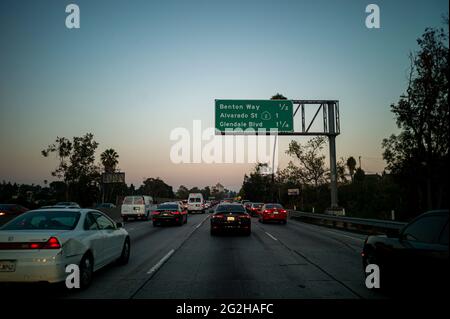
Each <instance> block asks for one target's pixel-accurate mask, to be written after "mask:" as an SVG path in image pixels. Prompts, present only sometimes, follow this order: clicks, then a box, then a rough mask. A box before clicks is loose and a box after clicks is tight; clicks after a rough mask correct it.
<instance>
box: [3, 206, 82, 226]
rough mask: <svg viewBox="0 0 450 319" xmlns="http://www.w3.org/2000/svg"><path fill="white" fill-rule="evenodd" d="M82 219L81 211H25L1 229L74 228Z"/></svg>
mask: <svg viewBox="0 0 450 319" xmlns="http://www.w3.org/2000/svg"><path fill="white" fill-rule="evenodd" d="M79 219H80V213H79V212H61V211H59V212H58V211H54V210H52V211H35V212H29V213H25V214H23V215H20V216H19V217H17V218H15V219H13V220H12V221H10V222H9V223H8V224H6V225H4V226H3V227H2V228H0V229H1V230H46V229H49V230H72V229H74V228H75V227H76V226H77V223H78V220H79Z"/></svg>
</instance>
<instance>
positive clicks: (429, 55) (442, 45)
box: [240, 16, 450, 220]
mask: <svg viewBox="0 0 450 319" xmlns="http://www.w3.org/2000/svg"><path fill="white" fill-rule="evenodd" d="M445 23H446V24H447V25H448V16H447V17H446V18H445ZM417 44H418V49H417V50H416V51H414V52H412V53H410V55H409V59H410V69H409V77H408V83H407V87H406V90H405V92H404V93H403V94H401V95H400V98H399V101H398V102H397V103H394V104H392V105H391V107H390V108H391V112H392V113H393V115H394V117H395V120H396V124H397V126H398V128H399V129H400V133H399V134H397V135H395V134H392V135H390V136H389V137H387V138H385V139H383V140H382V142H381V145H382V149H383V154H382V156H383V159H384V160H385V162H386V163H387V165H386V167H385V170H384V171H383V172H382V173H381V174H375V175H373V174H370V175H368V174H366V173H365V172H364V170H363V169H362V168H361V167H360V166H359V167H358V166H357V163H356V160H355V158H354V157H353V156H350V157H349V158H347V159H344V158H341V159H340V160H339V161H338V163H337V175H338V176H337V177H338V193H339V204H340V206H342V207H344V208H345V210H346V213H347V215H350V216H358V217H371V218H388V217H390V216H391V212H392V211H394V212H395V214H396V217H397V218H398V219H401V220H409V219H411V218H413V217H415V216H417V215H418V214H420V213H422V212H424V211H427V210H432V209H440V208H448V207H449V188H448V182H447V176H448V173H449V169H448V164H447V163H448V159H449V158H448V157H449V155H448V151H449V140H450V139H449V132H450V131H449V105H448V83H449V81H448V77H449V66H448V53H449V52H448V29H447V30H444V29H443V28H427V29H426V30H425V32H424V33H423V34H422V36H421V37H420V38H419V39H417ZM272 98H276V99H280V98H285V97H284V96H283V95H281V94H277V95H276V96H274V97H272ZM325 145H326V140H325V139H324V138H323V137H315V138H312V139H310V140H309V141H307V142H305V143H300V142H297V141H291V142H290V144H289V147H288V150H287V151H286V153H287V154H288V155H289V156H291V157H292V158H293V161H290V162H289V164H288V165H287V167H286V168H284V169H282V170H279V171H278V172H276V174H275V176H274V177H273V178H272V177H271V176H269V175H265V174H264V173H263V172H264V171H265V169H264V166H265V165H266V164H263V163H260V164H257V165H256V166H255V167H254V169H253V170H252V172H250V173H249V174H248V175H247V174H246V175H245V176H244V181H243V184H242V188H241V191H240V195H241V196H242V197H244V198H248V199H249V200H252V201H263V202H267V201H273V200H276V201H280V202H282V203H285V204H286V205H289V206H294V205H295V206H296V207H297V208H299V209H303V210H307V211H311V210H313V209H314V210H315V211H324V210H325V209H326V208H327V207H328V206H329V202H330V194H329V192H330V190H329V180H330V172H329V169H328V168H327V166H326V165H325V155H323V153H322V150H323V148H324V147H325ZM289 188H299V189H300V191H301V195H300V196H298V197H292V196H291V197H290V196H288V195H287V190H288V189H289Z"/></svg>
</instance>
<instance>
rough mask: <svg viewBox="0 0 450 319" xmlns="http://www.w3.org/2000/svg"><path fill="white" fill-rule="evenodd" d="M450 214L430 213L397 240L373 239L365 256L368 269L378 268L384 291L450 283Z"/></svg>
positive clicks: (406, 227) (421, 217)
mask: <svg viewBox="0 0 450 319" xmlns="http://www.w3.org/2000/svg"><path fill="white" fill-rule="evenodd" d="M448 219H449V211H448V210H439V211H430V212H427V213H424V214H422V215H420V216H419V217H417V218H416V219H414V220H413V221H411V222H410V223H408V224H407V225H406V226H405V227H404V228H403V229H402V230H401V231H400V233H399V235H397V236H387V235H381V236H369V237H368V238H367V239H366V241H365V243H364V248H363V252H362V259H363V265H364V269H366V266H367V265H368V264H376V265H377V266H378V267H379V269H380V288H394V289H398V288H403V290H404V291H408V290H409V288H411V287H415V288H419V287H424V285H425V286H427V287H431V288H432V290H433V291H436V290H437V289H438V288H439V285H446V284H447V283H448V269H449V268H448V266H449V255H448V248H449V247H448V239H449V233H448Z"/></svg>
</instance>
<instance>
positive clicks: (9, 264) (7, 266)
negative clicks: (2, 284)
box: [0, 260, 16, 272]
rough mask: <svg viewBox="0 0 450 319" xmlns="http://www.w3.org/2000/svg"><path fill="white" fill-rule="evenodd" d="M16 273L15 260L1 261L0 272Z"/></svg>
mask: <svg viewBox="0 0 450 319" xmlns="http://www.w3.org/2000/svg"><path fill="white" fill-rule="evenodd" d="M14 271H16V262H15V261H13V260H0V272H14Z"/></svg>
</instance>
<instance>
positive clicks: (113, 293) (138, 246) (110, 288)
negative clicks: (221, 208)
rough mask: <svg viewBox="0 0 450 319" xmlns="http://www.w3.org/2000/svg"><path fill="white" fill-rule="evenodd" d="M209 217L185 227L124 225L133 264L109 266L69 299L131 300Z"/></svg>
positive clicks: (192, 219) (197, 217)
mask: <svg viewBox="0 0 450 319" xmlns="http://www.w3.org/2000/svg"><path fill="white" fill-rule="evenodd" d="M206 218H207V216H205V215H189V216H188V222H187V224H184V225H183V226H175V225H167V226H160V227H153V225H152V223H151V222H149V221H146V222H142V223H141V224H142V226H141V225H140V224H137V225H135V224H134V223H128V224H127V225H125V227H126V228H128V229H129V233H130V238H131V254H130V261H129V263H128V264H127V265H125V266H116V265H110V266H107V267H105V268H103V269H101V270H99V271H98V272H96V273H95V277H94V281H93V282H92V285H91V286H90V287H89V289H87V290H85V291H74V292H70V293H68V294H67V295H66V297H67V298H91V299H97V298H111V299H123V298H130V297H131V296H132V295H133V294H134V293H135V291H137V290H138V289H139V287H140V286H141V285H143V283H144V282H145V281H146V280H147V279H148V278H149V277H150V276H151V275H152V274H151V273H149V272H150V270H151V269H152V267H154V265H156V264H158V262H159V261H160V260H161V259H162V258H163V257H164V256H165V255H166V254H167V253H168V252H170V251H171V250H175V249H176V248H177V247H178V245H180V244H181V243H182V242H183V241H185V240H186V239H187V237H188V236H189V234H190V233H191V232H193V231H195V230H196V229H197V228H198V225H199V224H200V223H202V222H203V221H204V220H205V219H206Z"/></svg>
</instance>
